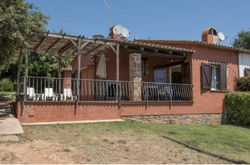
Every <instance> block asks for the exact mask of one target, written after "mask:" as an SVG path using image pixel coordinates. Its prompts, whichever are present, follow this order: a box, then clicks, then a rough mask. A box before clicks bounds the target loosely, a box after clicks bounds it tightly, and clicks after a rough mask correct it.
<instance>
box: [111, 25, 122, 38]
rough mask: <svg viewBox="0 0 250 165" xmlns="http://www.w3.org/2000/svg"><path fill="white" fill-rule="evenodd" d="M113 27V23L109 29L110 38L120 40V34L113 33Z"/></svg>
mask: <svg viewBox="0 0 250 165" xmlns="http://www.w3.org/2000/svg"><path fill="white" fill-rule="evenodd" d="M114 27H115V25H113V26H112V27H111V28H110V31H109V36H110V37H111V38H112V39H115V40H121V35H120V34H115V33H114V31H113V28H114Z"/></svg>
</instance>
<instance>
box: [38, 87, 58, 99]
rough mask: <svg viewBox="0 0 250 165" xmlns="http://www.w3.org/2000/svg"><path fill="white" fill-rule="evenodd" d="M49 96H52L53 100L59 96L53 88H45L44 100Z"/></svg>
mask: <svg viewBox="0 0 250 165" xmlns="http://www.w3.org/2000/svg"><path fill="white" fill-rule="evenodd" d="M47 98H52V101H55V100H57V96H55V95H54V92H53V88H45V89H44V94H42V100H45V101H46V100H47Z"/></svg>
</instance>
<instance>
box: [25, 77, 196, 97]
mask: <svg viewBox="0 0 250 165" xmlns="http://www.w3.org/2000/svg"><path fill="white" fill-rule="evenodd" d="M77 81H78V80H77V79H74V78H54V77H52V78H51V77H32V76H30V77H28V78H27V79H26V84H27V86H26V94H25V90H24V85H23V86H22V87H20V90H23V92H22V93H21V94H22V95H23V96H24V100H27V101H74V100H78V101H119V102H121V101H124V102H125V101H129V102H140V101H145V102H150V101H163V102H164V101H165V102H166V101H168V102H173V101H178V102H179V101H192V99H193V91H192V88H193V87H192V84H173V83H156V82H132V81H115V80H90V79H81V80H80V83H79V84H80V86H79V89H80V96H79V97H77Z"/></svg>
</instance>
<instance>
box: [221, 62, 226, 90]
mask: <svg viewBox="0 0 250 165" xmlns="http://www.w3.org/2000/svg"><path fill="white" fill-rule="evenodd" d="M220 73H221V74H220V75H221V90H223V91H226V90H227V65H226V64H221V65H220Z"/></svg>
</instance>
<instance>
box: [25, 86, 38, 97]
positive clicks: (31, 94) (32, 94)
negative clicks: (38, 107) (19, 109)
mask: <svg viewBox="0 0 250 165" xmlns="http://www.w3.org/2000/svg"><path fill="white" fill-rule="evenodd" d="M27 95H28V97H29V99H33V100H36V94H35V89H34V88H32V87H27Z"/></svg>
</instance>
